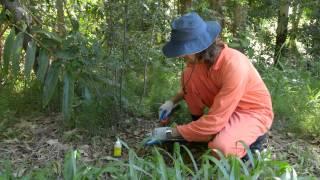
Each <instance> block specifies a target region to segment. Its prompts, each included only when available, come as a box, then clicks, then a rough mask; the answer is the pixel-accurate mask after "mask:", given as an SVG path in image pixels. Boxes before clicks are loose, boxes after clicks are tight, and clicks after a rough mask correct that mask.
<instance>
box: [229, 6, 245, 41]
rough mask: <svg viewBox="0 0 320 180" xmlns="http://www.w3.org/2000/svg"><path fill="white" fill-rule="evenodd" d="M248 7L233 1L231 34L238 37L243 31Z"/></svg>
mask: <svg viewBox="0 0 320 180" xmlns="http://www.w3.org/2000/svg"><path fill="white" fill-rule="evenodd" d="M247 11H248V6H247V4H245V3H241V2H238V1H235V8H234V13H233V24H232V34H233V36H234V37H238V36H239V33H240V32H241V31H243V30H245V25H246V20H247V14H248V12H247Z"/></svg>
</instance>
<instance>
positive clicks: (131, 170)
mask: <svg viewBox="0 0 320 180" xmlns="http://www.w3.org/2000/svg"><path fill="white" fill-rule="evenodd" d="M134 167H135V156H134V151H133V150H131V149H130V150H129V174H130V178H132V179H138V175H137V172H136V170H135V169H134Z"/></svg>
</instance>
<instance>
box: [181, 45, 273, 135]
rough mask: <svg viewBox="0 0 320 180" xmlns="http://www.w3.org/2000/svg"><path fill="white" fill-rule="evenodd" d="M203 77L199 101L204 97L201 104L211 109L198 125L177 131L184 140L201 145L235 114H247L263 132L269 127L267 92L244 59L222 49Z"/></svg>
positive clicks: (269, 102) (269, 110) (228, 49)
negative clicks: (197, 142)
mask: <svg viewBox="0 0 320 180" xmlns="http://www.w3.org/2000/svg"><path fill="white" fill-rule="evenodd" d="M189 66H194V65H189ZM204 69H205V68H204ZM206 74H207V76H204V77H201V78H202V79H203V81H204V86H203V88H204V89H201V88H202V86H199V87H197V88H198V89H199V90H198V93H199V94H200V97H205V99H202V100H201V101H203V103H204V104H205V105H207V106H208V107H210V108H209V112H208V114H206V115H203V116H202V117H201V118H200V119H199V120H197V121H193V122H190V123H189V124H186V125H180V126H178V127H177V130H178V131H179V133H180V134H181V135H182V136H183V137H184V139H186V140H188V141H203V140H204V139H205V138H204V137H206V136H211V135H214V134H216V133H218V132H219V131H220V130H221V129H223V127H224V126H225V124H226V123H227V122H228V121H229V119H230V118H232V114H233V113H234V112H237V111H239V112H247V113H250V114H251V117H252V118H254V119H256V120H257V121H262V122H263V124H265V128H266V129H269V128H270V127H271V124H272V121H273V112H272V103H271V97H270V94H269V91H268V89H267V88H266V86H265V84H264V82H263V80H262V79H261V77H260V75H259V73H258V72H257V70H256V69H255V67H254V66H253V65H252V64H251V62H250V61H249V60H248V58H247V57H246V56H245V55H243V54H242V53H241V52H239V51H237V50H235V49H232V48H228V47H227V45H225V47H224V49H223V50H222V51H221V54H220V56H219V57H218V59H217V61H216V63H215V64H214V65H213V66H212V67H210V69H207V72H206ZM190 75H192V76H197V75H198V74H196V73H195V74H190ZM204 78H205V79H204ZM191 83H192V82H191ZM195 83H197V82H195ZM208 88H209V89H210V90H209V91H208ZM208 92H209V93H208ZM191 103H192V102H191ZM237 118H241V117H237ZM239 131H241V130H239Z"/></svg>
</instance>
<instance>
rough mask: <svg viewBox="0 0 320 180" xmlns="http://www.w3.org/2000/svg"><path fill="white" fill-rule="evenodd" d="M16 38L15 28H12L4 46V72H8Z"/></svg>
mask: <svg viewBox="0 0 320 180" xmlns="http://www.w3.org/2000/svg"><path fill="white" fill-rule="evenodd" d="M14 39H15V30H14V28H12V30H11V31H10V34H9V35H8V37H7V39H6V42H5V44H4V48H3V72H4V74H8V71H9V64H10V60H11V57H12V52H13V45H14Z"/></svg>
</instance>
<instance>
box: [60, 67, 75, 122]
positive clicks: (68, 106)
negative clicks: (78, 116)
mask: <svg viewBox="0 0 320 180" xmlns="http://www.w3.org/2000/svg"><path fill="white" fill-rule="evenodd" d="M73 95H74V78H73V77H72V74H71V73H69V72H67V73H65V74H64V78H63V99H62V112H63V117H64V119H65V120H70V118H71V113H72V99H73Z"/></svg>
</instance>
